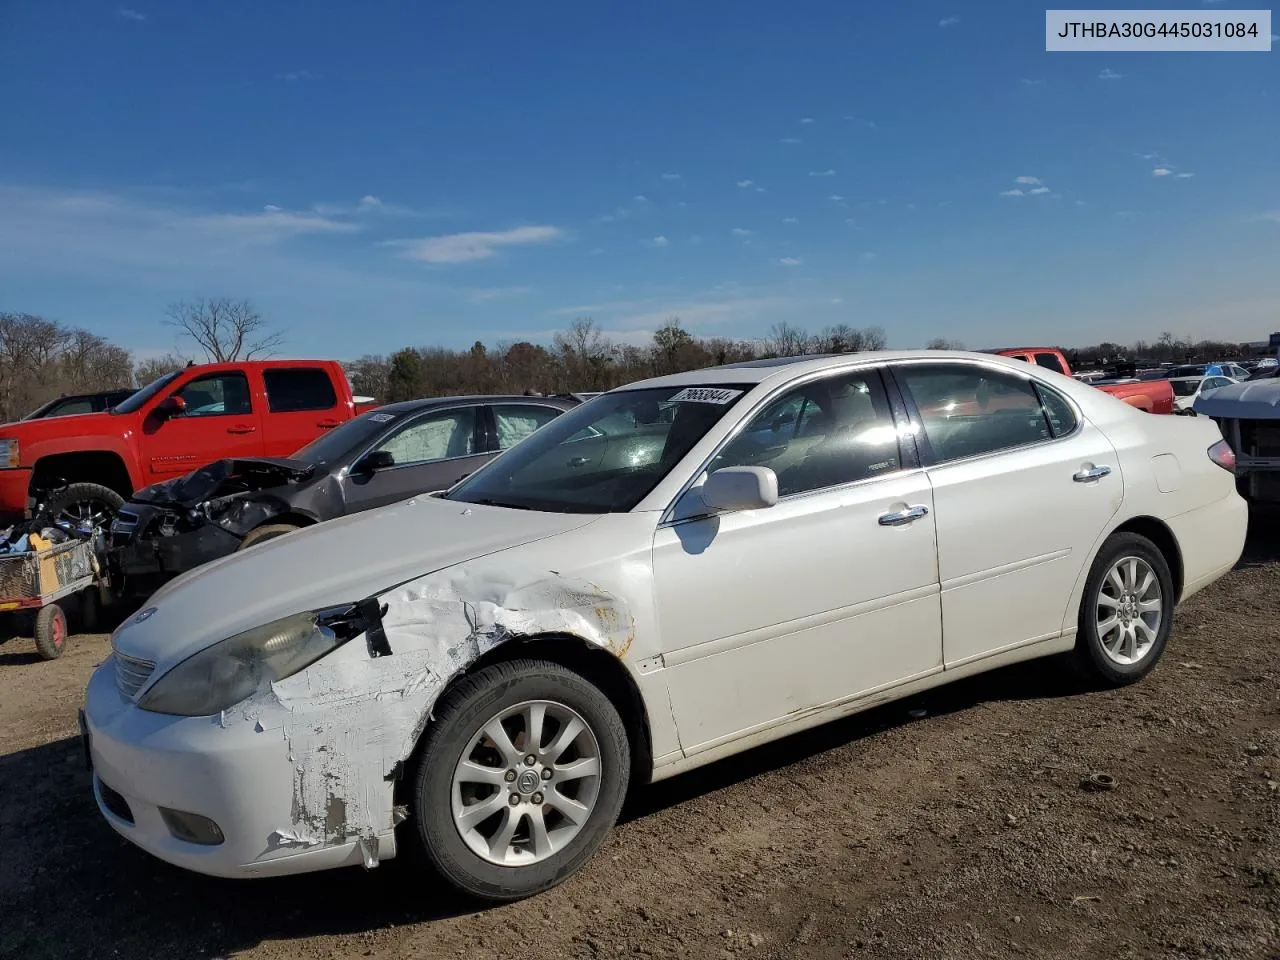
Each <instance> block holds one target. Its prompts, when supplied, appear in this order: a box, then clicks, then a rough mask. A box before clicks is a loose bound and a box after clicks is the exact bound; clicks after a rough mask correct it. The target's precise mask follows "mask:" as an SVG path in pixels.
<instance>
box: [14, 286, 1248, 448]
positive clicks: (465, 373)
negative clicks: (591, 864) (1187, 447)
mask: <svg viewBox="0 0 1280 960" xmlns="http://www.w3.org/2000/svg"><path fill="white" fill-rule="evenodd" d="M163 323H164V324H165V325H166V326H168V327H170V328H173V329H175V330H176V331H177V333H178V335H179V337H180V341H181V342H182V343H184V345H186V346H187V347H189V348H190V350H188V351H185V352H184V350H183V349H182V348H179V349H177V350H175V351H174V352H172V353H169V354H164V355H161V356H156V357H145V358H135V357H134V356H133V355H132V354H131V353H130V351H129V350H127V349H125V348H124V347H121V346H119V345H116V344H113V343H111V342H110V341H108V340H107V339H106V338H104V337H102V336H99V335H98V334H95V333H91V332H90V331H88V330H86V329H82V328H80V327H72V326H67V325H65V324H63V323H61V322H59V321H57V320H51V319H48V318H46V317H41V316H35V315H32V314H27V313H4V312H0V422H5V423H7V422H10V421H12V420H16V419H18V418H20V417H22V416H24V415H25V414H27V413H29V412H30V411H31V410H33V409H35V408H36V407H37V406H39V405H40V404H42V403H44V402H46V401H48V400H51V399H53V398H55V397H58V396H62V395H65V394H70V393H86V392H91V391H95V390H110V389H119V388H123V387H136V386H142V385H144V384H147V383H150V382H151V381H152V380H154V379H156V378H157V377H159V376H163V375H164V374H165V373H168V372H170V371H172V370H175V369H178V368H180V367H183V366H185V365H186V364H187V363H188V362H190V361H191V360H204V361H235V360H250V359H255V358H262V357H267V356H271V355H273V354H274V353H275V352H276V351H277V350H278V349H279V347H280V344H281V342H282V336H283V334H282V332H280V331H278V330H274V329H273V328H272V327H271V326H270V325H269V324H268V323H267V322H266V321H265V320H264V319H263V317H262V316H261V315H260V314H259V313H258V311H257V310H255V309H254V307H253V305H252V304H251V303H250V302H249V301H248V300H243V299H240V300H233V299H230V298H212V299H202V300H195V301H183V302H180V303H175V304H173V305H172V306H170V307H169V309H168V311H167V313H166V318H165V320H164V321H163ZM885 342H886V338H885V332H884V330H883V329H882V328H880V327H875V326H871V327H853V326H849V325H848V324H839V325H837V326H832V327H827V328H826V329H824V330H822V331H821V332H820V333H810V332H808V331H806V330H804V329H801V328H799V327H795V326H792V325H791V324H788V323H780V324H776V325H774V326H773V327H772V328H771V329H770V331H769V333H768V335H767V336H765V337H763V338H760V339H755V340H746V339H736V338H732V337H697V336H694V335H693V334H691V333H689V331H687V330H685V329H684V327H683V326H682V325H681V323H680V320H679V318H677V317H672V318H671V319H670V320H668V321H667V322H666V323H665V324H663V326H662V327H661V328H660V329H659V330H658V331H656V332H655V333H654V335H653V338H652V341H651V342H648V343H643V344H631V343H617V342H615V341H613V340H612V339H610V337H609V336H608V334H607V333H606V332H605V331H603V330H602V329H601V328H600V327H599V326H597V325H596V324H595V322H594V321H592V320H591V319H590V318H581V319H578V320H575V321H573V322H572V323H571V324H569V326H568V327H567V328H566V329H565V330H563V331H561V332H559V333H557V334H556V335H555V336H554V337H553V338H552V341H551V343H550V344H546V345H543V344H536V343H531V342H529V341H525V340H521V341H508V342H503V343H498V344H495V345H493V346H487V345H486V344H484V343H482V342H480V341H476V342H475V343H474V344H473V345H472V346H471V347H470V348H469V349H466V350H451V349H447V348H445V347H410V346H407V347H403V348H401V349H400V350H397V351H395V352H394V353H392V354H390V355H378V354H366V355H364V356H362V357H359V358H357V359H355V360H350V361H347V362H346V364H345V365H346V368H347V372H348V375H349V377H350V379H351V385H352V388H353V389H354V391H355V392H356V393H357V394H359V395H364V396H372V397H375V398H376V399H378V400H380V401H382V402H394V401H397V400H409V399H413V398H416V397H426V396H451V395H459V394H486V393H543V394H551V393H570V392H579V391H598V390H608V389H611V388H613V387H616V386H620V385H621V384H624V383H629V382H631V381H634V380H640V379H644V378H645V377H653V376H662V375H664V374H669V373H679V372H681V371H684V370H696V369H698V368H700V367H707V366H713V365H718V364H725V363H737V362H742V361H747V360H757V359H763V358H767V357H780V356H797V355H805V354H826V353H854V352H857V351H862V350H879V349H883V348H884V346H885ZM925 346H926V348H927V349H935V350H946V349H959V350H962V349H965V345H964V344H963V343H962V342H960V341H958V340H952V339H948V338H943V337H938V338H934V339H933V340H930V341H929V342H928V343H927V344H926V345H925ZM1064 352H1065V353H1066V354H1067V356H1068V358H1069V359H1070V360H1071V362H1072V365H1073V367H1075V368H1077V369H1086V368H1089V367H1093V366H1099V365H1102V364H1103V363H1105V362H1107V361H1109V360H1116V359H1124V358H1136V359H1139V360H1151V361H1170V360H1172V361H1186V360H1192V359H1234V358H1240V357H1244V356H1247V355H1248V354H1249V347H1248V345H1246V344H1240V343H1231V342H1225V341H1215V340H1201V341H1195V342H1193V341H1191V340H1188V339H1186V338H1179V337H1175V336H1174V335H1173V334H1171V333H1163V334H1161V335H1160V336H1159V337H1158V338H1157V339H1156V340H1155V341H1154V342H1146V341H1138V342H1137V343H1134V344H1131V345H1128V346H1124V345H1121V344H1117V343H1109V342H1105V343H1100V344H1096V345H1094V346H1089V347H1080V348H1077V349H1074V350H1066V351H1064Z"/></svg>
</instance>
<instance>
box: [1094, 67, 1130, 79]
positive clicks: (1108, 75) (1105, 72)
mask: <svg viewBox="0 0 1280 960" xmlns="http://www.w3.org/2000/svg"><path fill="white" fill-rule="evenodd" d="M1098 79H1099V80H1123V79H1124V74H1123V73H1116V72H1115V71H1114V70H1112V69H1111V68H1110V67H1103V68H1102V72H1101V73H1099V74H1098Z"/></svg>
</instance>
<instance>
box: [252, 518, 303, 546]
mask: <svg viewBox="0 0 1280 960" xmlns="http://www.w3.org/2000/svg"><path fill="white" fill-rule="evenodd" d="M300 529H302V528H301V527H299V526H298V525H297V524H296V523H268V524H264V525H263V526H261V527H258V528H257V529H256V530H250V531H249V533H248V535H247V536H245V538H244V539H243V540H241V541H240V546H238V547H236V549H237V550H248V549H249V548H250V547H252V546H253V545H254V544H255V543H263V542H265V541H267V540H274V539H275V538H276V537H283V536H285V535H287V534H290V533H293V531H295V530H300Z"/></svg>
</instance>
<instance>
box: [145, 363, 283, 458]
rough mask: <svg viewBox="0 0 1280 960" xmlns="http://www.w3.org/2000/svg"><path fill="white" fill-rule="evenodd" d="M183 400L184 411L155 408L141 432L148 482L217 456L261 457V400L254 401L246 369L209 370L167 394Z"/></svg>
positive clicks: (161, 404)
mask: <svg viewBox="0 0 1280 960" xmlns="http://www.w3.org/2000/svg"><path fill="white" fill-rule="evenodd" d="M165 397H166V399H168V398H169V397H178V398H180V399H181V400H182V403H183V405H184V407H183V409H182V410H181V411H179V412H175V413H171V414H168V415H162V414H161V413H159V412H158V409H159V408H163V407H164V405H165V404H164V401H161V403H160V404H159V405H158V408H153V411H152V413H151V414H150V415H149V416H148V417H147V419H146V420H145V422H144V423H143V427H142V434H141V436H140V437H139V441H140V446H141V448H142V462H143V468H144V470H145V471H146V477H147V483H156V482H157V481H160V480H168V479H170V478H171V477H179V476H182V475H183V474H186V473H190V472H191V471H192V470H196V469H198V468H200V467H203V466H204V465H205V464H207V463H212V462H213V461H214V460H221V459H223V458H227V457H260V456H262V453H263V447H262V424H261V420H262V410H261V409H260V407H261V404H260V403H257V404H255V403H254V398H253V390H252V389H251V388H250V385H249V378H248V377H247V376H246V375H245V373H244V371H241V370H223V371H219V372H217V373H207V374H204V375H203V376H199V377H195V378H193V379H191V380H188V381H187V382H186V383H184V384H182V386H180V387H177V388H175V389H172V390H170V391H169V392H168V393H167V394H166V395H165Z"/></svg>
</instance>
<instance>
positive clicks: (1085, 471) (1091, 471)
mask: <svg viewBox="0 0 1280 960" xmlns="http://www.w3.org/2000/svg"><path fill="white" fill-rule="evenodd" d="M1109 473H1111V468H1110V467H1084V468H1081V469H1080V470H1079V471H1078V472H1077V473H1074V474H1072V475H1071V479H1072V480H1074V481H1075V482H1076V483H1088V482H1089V481H1090V480H1101V479H1102V478H1103V477H1105V476H1107V475H1108V474H1109Z"/></svg>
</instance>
